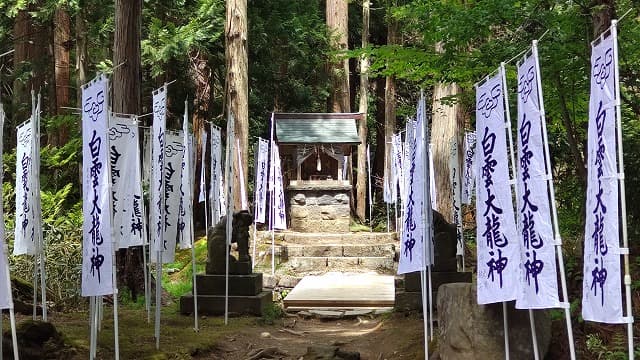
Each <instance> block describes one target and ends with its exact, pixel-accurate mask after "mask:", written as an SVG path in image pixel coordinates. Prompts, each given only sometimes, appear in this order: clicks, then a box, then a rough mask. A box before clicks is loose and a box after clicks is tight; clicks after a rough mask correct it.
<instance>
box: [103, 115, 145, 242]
mask: <svg viewBox="0 0 640 360" xmlns="http://www.w3.org/2000/svg"><path fill="white" fill-rule="evenodd" d="M138 140H139V138H138V124H137V122H136V119H135V118H133V119H132V118H129V117H118V116H112V117H111V119H110V127H109V159H110V161H111V193H112V199H111V201H112V209H113V230H114V235H115V240H116V244H117V245H118V248H120V249H125V248H128V247H131V246H139V245H142V244H143V242H144V239H146V226H145V221H146V220H145V216H144V214H143V203H142V181H141V169H140V150H139V149H140V148H139V144H138Z"/></svg>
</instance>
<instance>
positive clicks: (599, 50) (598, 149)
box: [582, 31, 624, 323]
mask: <svg viewBox="0 0 640 360" xmlns="http://www.w3.org/2000/svg"><path fill="white" fill-rule="evenodd" d="M612 33H614V32H613V31H612ZM616 41H617V39H616V37H615V36H614V35H609V36H607V37H606V38H604V39H601V41H600V42H599V43H598V44H595V45H593V46H592V49H591V51H592V53H591V95H590V99H589V132H588V140H587V149H588V156H587V158H588V159H589V162H588V165H587V211H586V214H587V220H586V225H585V234H584V237H585V239H584V279H583V284H582V317H583V318H584V319H585V320H590V321H598V322H605V323H622V322H624V319H623V317H622V292H621V291H622V289H621V281H620V279H621V277H620V249H619V247H620V245H619V238H618V236H619V235H618V234H619V224H618V198H619V195H618V178H617V162H616V151H617V148H616V111H615V104H616V100H617V99H616V98H615V96H616V95H615V94H616V88H615V86H617V84H616V80H615V79H616V78H617V72H618V64H616V63H615V61H614V51H615V50H614V47H616V44H615V42H616Z"/></svg>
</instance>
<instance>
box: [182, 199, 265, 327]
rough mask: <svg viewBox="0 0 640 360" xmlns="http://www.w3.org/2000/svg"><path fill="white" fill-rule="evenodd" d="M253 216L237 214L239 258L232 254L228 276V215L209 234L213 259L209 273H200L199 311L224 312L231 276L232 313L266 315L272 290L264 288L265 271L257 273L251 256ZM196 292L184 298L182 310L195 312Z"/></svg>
mask: <svg viewBox="0 0 640 360" xmlns="http://www.w3.org/2000/svg"><path fill="white" fill-rule="evenodd" d="M251 222H252V217H251V215H250V214H249V213H248V212H247V211H241V212H238V213H235V214H234V215H233V233H232V240H233V242H237V243H238V259H236V258H235V257H234V256H231V255H229V259H228V261H229V269H228V271H229V273H228V275H225V273H226V271H227V269H226V260H225V256H227V252H228V251H229V250H228V249H227V247H228V245H226V237H225V230H226V218H223V219H222V220H221V221H220V222H219V223H218V224H217V225H216V226H215V227H213V228H210V229H209V232H208V234H207V242H208V244H207V247H208V255H209V259H208V260H207V273H206V274H199V275H196V284H195V285H196V289H197V290H198V291H197V292H198V314H204V315H223V314H224V312H225V293H226V285H227V276H228V277H229V312H231V313H235V314H250V315H257V316H262V314H263V312H264V309H265V308H266V307H267V305H268V304H270V303H271V302H272V301H273V296H272V294H271V291H263V290H262V274H261V273H253V272H252V269H251V257H249V233H248V229H249V225H250V224H251ZM193 305H194V304H193V293H188V294H185V295H183V296H182V297H181V298H180V313H182V314H184V315H187V314H190V313H193V310H194V308H193Z"/></svg>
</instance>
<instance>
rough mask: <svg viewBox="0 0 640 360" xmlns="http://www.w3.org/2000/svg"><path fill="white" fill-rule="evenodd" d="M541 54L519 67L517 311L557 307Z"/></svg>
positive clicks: (529, 57)
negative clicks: (542, 105)
mask: <svg viewBox="0 0 640 360" xmlns="http://www.w3.org/2000/svg"><path fill="white" fill-rule="evenodd" d="M537 57H538V54H537V51H535V48H534V51H533V52H532V54H531V55H530V56H528V57H526V58H525V59H524V61H523V62H522V63H521V64H519V66H518V131H517V133H518V153H517V154H518V155H517V161H516V164H517V167H518V191H517V194H518V198H517V204H518V211H517V219H518V235H519V237H518V239H519V242H520V249H521V250H520V259H521V260H520V271H521V273H520V289H521V291H520V293H519V294H518V298H517V301H516V307H517V308H519V309H544V308H551V307H558V306H559V299H558V280H557V272H556V255H555V241H554V239H553V227H552V223H551V209H550V205H549V191H548V183H547V170H546V162H545V155H544V154H545V150H544V147H545V146H546V144H545V143H544V140H543V137H542V121H541V116H542V114H541V112H540V109H541V106H540V105H541V101H542V96H541V91H540V89H539V88H538V84H539V81H538V80H539V78H540V69H538V59H537Z"/></svg>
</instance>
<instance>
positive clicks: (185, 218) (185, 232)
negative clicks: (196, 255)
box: [178, 109, 193, 249]
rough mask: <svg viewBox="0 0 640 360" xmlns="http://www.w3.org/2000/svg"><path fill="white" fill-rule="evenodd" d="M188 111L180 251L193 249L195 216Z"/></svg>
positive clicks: (182, 175) (180, 218)
mask: <svg viewBox="0 0 640 360" xmlns="http://www.w3.org/2000/svg"><path fill="white" fill-rule="evenodd" d="M188 123H189V122H188V117H187V111H186V109H185V113H184V119H183V123H182V135H183V136H182V146H183V147H184V151H183V153H182V167H181V172H180V206H179V210H178V244H179V246H180V249H189V248H191V217H192V216H193V208H192V206H193V205H192V204H193V199H192V196H193V180H192V179H193V171H192V160H191V158H192V156H191V155H192V154H193V147H192V146H193V144H192V143H191V137H190V136H189V126H188Z"/></svg>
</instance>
